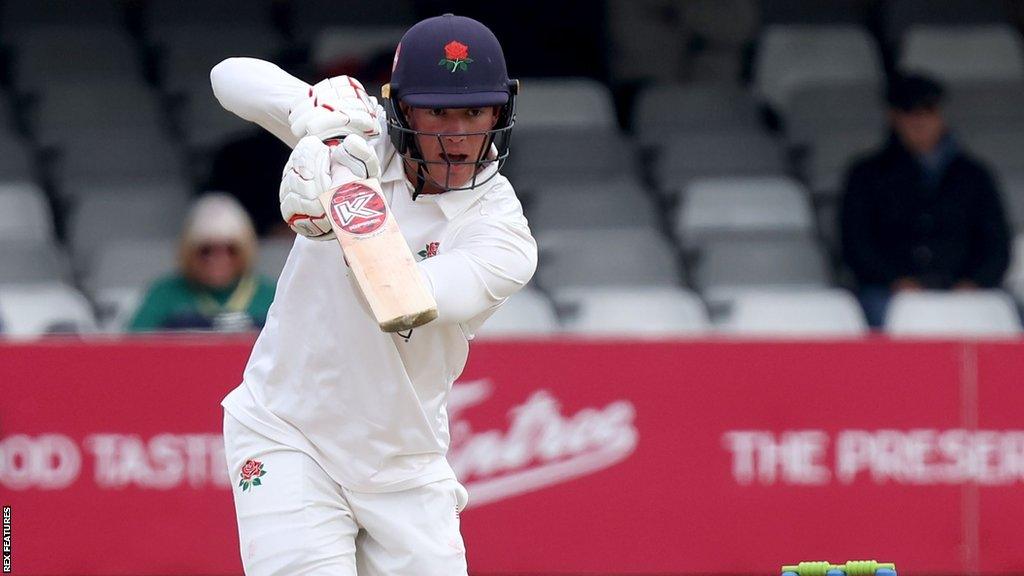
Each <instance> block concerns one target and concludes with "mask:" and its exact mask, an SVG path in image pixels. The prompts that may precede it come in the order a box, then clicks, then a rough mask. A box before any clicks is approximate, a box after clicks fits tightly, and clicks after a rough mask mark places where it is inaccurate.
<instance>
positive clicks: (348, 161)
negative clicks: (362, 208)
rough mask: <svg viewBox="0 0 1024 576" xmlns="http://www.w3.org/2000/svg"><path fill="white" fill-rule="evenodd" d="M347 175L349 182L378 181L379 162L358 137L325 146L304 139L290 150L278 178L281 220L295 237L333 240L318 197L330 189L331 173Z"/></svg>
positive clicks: (319, 142)
mask: <svg viewBox="0 0 1024 576" xmlns="http://www.w3.org/2000/svg"><path fill="white" fill-rule="evenodd" d="M339 170H344V171H348V172H350V173H351V179H353V180H362V179H365V178H380V161H379V160H378V159H377V154H376V153H375V152H374V151H373V148H371V147H370V145H369V144H367V142H366V140H364V139H363V138H362V137H360V136H356V135H351V136H346V137H345V139H344V140H343V141H341V142H340V143H338V144H337V145H333V146H328V145H327V144H324V143H323V142H321V141H320V139H319V138H317V137H316V136H306V137H305V138H303V139H302V140H299V143H298V144H297V145H296V146H295V149H294V150H292V154H291V156H289V157H288V163H287V164H285V166H284V173H283V174H282V176H281V188H280V199H281V217H282V218H284V221H285V222H287V223H288V226H289V227H290V228H291V229H292V230H294V231H295V233H297V234H302V235H303V236H305V237H307V238H312V239H314V240H330V239H332V238H334V231H333V230H331V222H330V221H329V220H328V219H327V214H326V213H325V212H324V208H323V206H321V205H320V201H319V200H318V198H319V197H320V195H321V194H323V193H324V192H326V191H327V190H329V189H330V188H331V174H332V172H337V171H339Z"/></svg>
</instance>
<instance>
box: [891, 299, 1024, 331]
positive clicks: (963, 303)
mask: <svg viewBox="0 0 1024 576" xmlns="http://www.w3.org/2000/svg"><path fill="white" fill-rule="evenodd" d="M885 330H886V332H888V333H889V334H891V335H893V336H909V337H923V336H933V337H946V338H962V337H1009V336H1017V335H1019V334H1020V333H1021V323H1020V317H1019V316H1018V314H1017V309H1016V307H1015V306H1014V303H1013V300H1012V299H1011V298H1010V297H1009V296H1008V295H1007V294H1006V293H1004V292H1001V291H998V290H987V291H976V292H911V293H901V294H897V295H896V296H895V297H894V298H893V299H892V302H891V303H890V304H889V310H888V313H887V314H886V318H885Z"/></svg>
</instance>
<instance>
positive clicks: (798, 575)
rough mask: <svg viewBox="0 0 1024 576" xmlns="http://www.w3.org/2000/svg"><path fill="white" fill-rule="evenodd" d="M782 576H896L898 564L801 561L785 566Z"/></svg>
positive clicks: (851, 561)
mask: <svg viewBox="0 0 1024 576" xmlns="http://www.w3.org/2000/svg"><path fill="white" fill-rule="evenodd" d="M782 576H896V565H895V564H893V563H891V562H875V561H874V560H850V561H849V562H847V563H846V564H829V563H828V562H801V563H799V564H796V565H787V566H783V567H782Z"/></svg>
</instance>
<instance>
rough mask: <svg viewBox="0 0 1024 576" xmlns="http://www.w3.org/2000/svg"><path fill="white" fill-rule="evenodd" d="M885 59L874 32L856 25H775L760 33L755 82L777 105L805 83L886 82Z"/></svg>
mask: <svg viewBox="0 0 1024 576" xmlns="http://www.w3.org/2000/svg"><path fill="white" fill-rule="evenodd" d="M882 79H883V72H882V63H881V59H880V57H879V54H878V51H877V50H876V48H875V45H874V42H873V41H872V40H871V36H869V35H868V32H867V31H866V30H864V29H861V28H858V27H856V26H824V25H822V26H813V25H788V26H784V25H772V26H768V27H767V28H766V29H765V30H764V32H762V34H761V40H760V47H759V49H758V52H757V55H756V57H755V68H754V88H755V91H756V93H757V94H758V96H759V97H760V98H761V99H762V100H764V101H765V102H767V103H768V104H770V105H771V106H773V107H774V108H775V109H777V110H780V111H781V110H786V109H788V108H789V102H790V98H791V96H792V95H793V92H794V91H795V90H797V89H798V88H801V87H803V86H806V85H810V84H813V85H820V84H861V85H869V86H879V87H880V86H881V83H882Z"/></svg>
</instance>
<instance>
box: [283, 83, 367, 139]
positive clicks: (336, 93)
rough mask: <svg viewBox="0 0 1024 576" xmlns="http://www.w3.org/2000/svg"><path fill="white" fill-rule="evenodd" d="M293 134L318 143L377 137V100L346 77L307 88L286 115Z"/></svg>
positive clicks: (358, 84) (361, 86)
mask: <svg viewBox="0 0 1024 576" xmlns="http://www.w3.org/2000/svg"><path fill="white" fill-rule="evenodd" d="M288 124H289V125H290V126H291V130H292V134H294V135H295V136H296V137H298V138H302V137H303V136H316V137H317V139H319V140H327V139H329V138H338V137H341V136H348V135H350V134H355V135H358V136H363V137H365V138H370V137H373V136H377V135H378V134H380V125H379V124H378V123H377V99H376V98H372V97H370V96H368V95H367V94H366V90H364V89H363V85H362V84H360V83H359V81H358V80H356V79H355V78H351V77H349V76H335V77H334V78H328V79H327V80H322V81H320V82H318V83H317V84H316V85H315V86H312V87H310V89H309V93H308V95H307V96H305V97H303V98H301V99H299V100H298V101H297V102H295V103H294V104H293V106H292V109H291V111H290V112H289V114H288Z"/></svg>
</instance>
